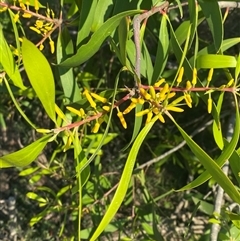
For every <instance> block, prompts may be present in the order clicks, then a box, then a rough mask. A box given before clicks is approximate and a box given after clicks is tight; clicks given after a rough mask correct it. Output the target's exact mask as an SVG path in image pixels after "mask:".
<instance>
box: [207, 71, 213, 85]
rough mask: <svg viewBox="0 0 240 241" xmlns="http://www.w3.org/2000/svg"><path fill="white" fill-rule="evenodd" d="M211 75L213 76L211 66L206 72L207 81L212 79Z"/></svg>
mask: <svg viewBox="0 0 240 241" xmlns="http://www.w3.org/2000/svg"><path fill="white" fill-rule="evenodd" d="M212 76H213V68H211V69H210V70H209V72H208V77H207V81H208V82H210V81H211V80H212Z"/></svg>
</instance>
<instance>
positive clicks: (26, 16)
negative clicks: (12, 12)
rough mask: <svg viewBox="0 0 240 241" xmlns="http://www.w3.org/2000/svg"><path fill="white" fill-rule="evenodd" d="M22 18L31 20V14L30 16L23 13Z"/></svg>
mask: <svg viewBox="0 0 240 241" xmlns="http://www.w3.org/2000/svg"><path fill="white" fill-rule="evenodd" d="M22 17H23V18H31V17H32V14H30V13H24V14H23V15H22Z"/></svg>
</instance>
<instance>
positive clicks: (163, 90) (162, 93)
mask: <svg viewBox="0 0 240 241" xmlns="http://www.w3.org/2000/svg"><path fill="white" fill-rule="evenodd" d="M168 91H169V85H168V83H166V84H165V85H164V86H163V88H162V90H161V91H160V94H159V97H160V99H162V98H163V97H164V96H165V94H166V93H167V92H168Z"/></svg>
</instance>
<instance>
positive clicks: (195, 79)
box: [192, 68, 197, 85]
mask: <svg viewBox="0 0 240 241" xmlns="http://www.w3.org/2000/svg"><path fill="white" fill-rule="evenodd" d="M192 84H193V85H196V84H197V69H196V68H194V69H193V79H192Z"/></svg>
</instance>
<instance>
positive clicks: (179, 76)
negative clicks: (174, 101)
mask: <svg viewBox="0 0 240 241" xmlns="http://www.w3.org/2000/svg"><path fill="white" fill-rule="evenodd" d="M183 73H184V68H183V67H181V69H180V71H179V74H178V77H177V83H178V84H180V83H181V82H182V77H183Z"/></svg>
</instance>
